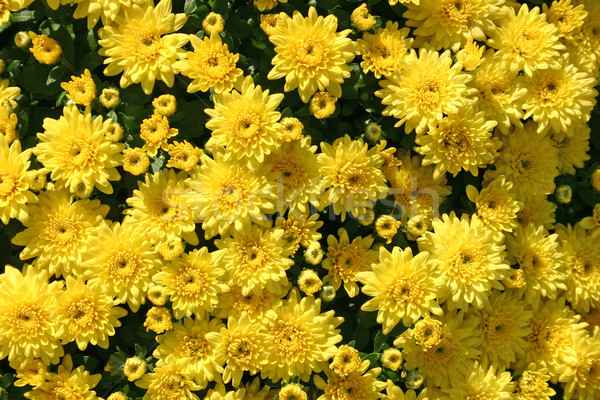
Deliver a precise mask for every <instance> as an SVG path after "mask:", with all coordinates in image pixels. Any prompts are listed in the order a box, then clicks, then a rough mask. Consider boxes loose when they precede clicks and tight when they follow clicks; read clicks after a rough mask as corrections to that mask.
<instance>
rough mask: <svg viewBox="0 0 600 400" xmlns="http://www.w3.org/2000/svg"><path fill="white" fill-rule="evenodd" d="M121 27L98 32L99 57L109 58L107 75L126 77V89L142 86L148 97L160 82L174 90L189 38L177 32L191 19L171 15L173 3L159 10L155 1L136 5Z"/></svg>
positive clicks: (164, 2) (164, 3)
mask: <svg viewBox="0 0 600 400" xmlns="http://www.w3.org/2000/svg"><path fill="white" fill-rule="evenodd" d="M122 15H123V18H122V19H119V21H118V24H114V25H105V26H104V27H102V28H100V29H99V30H98V37H99V40H98V44H99V45H100V46H101V49H100V50H98V53H99V54H100V55H101V56H105V57H108V58H106V59H105V60H104V64H108V66H107V67H106V68H105V69H104V74H105V75H107V76H114V75H118V74H120V73H122V74H123V75H121V79H120V81H119V84H120V85H121V87H122V88H125V87H127V86H129V85H131V84H132V83H141V84H142V89H143V90H144V93H146V94H150V93H151V92H152V89H153V88H154V82H155V81H156V80H157V79H158V80H161V81H163V82H164V83H165V84H166V85H167V86H169V87H171V86H173V83H174V80H175V70H174V69H173V64H174V63H175V62H176V61H177V60H178V59H181V58H183V57H184V56H185V50H184V49H182V46H183V45H185V44H186V43H187V42H188V40H189V36H188V35H185V34H183V33H172V32H176V31H178V30H179V29H181V27H182V26H183V25H184V24H185V22H186V21H187V16H186V15H185V14H183V13H181V14H172V13H171V0H161V1H160V2H159V3H158V4H157V5H156V7H155V6H154V2H153V1H152V0H144V1H142V2H140V3H139V4H138V3H134V4H132V5H131V7H128V8H126V9H125V10H124V13H123V14H122Z"/></svg>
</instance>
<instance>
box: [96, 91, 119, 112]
mask: <svg viewBox="0 0 600 400" xmlns="http://www.w3.org/2000/svg"><path fill="white" fill-rule="evenodd" d="M120 102H121V98H120V97H119V90H118V89H114V88H105V89H102V93H100V104H102V105H103V106H104V107H106V108H115V107H116V106H118V105H119V103H120Z"/></svg>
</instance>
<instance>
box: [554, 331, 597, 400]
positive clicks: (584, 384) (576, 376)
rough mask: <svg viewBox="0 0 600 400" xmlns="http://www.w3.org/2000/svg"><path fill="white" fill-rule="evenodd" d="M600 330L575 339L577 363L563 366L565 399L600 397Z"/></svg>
mask: <svg viewBox="0 0 600 400" xmlns="http://www.w3.org/2000/svg"><path fill="white" fill-rule="evenodd" d="M598 346H600V329H599V328H596V329H594V333H593V334H592V335H591V337H590V336H587V335H579V336H577V337H576V338H575V339H574V347H575V359H576V361H575V362H574V363H573V364H571V365H569V364H565V365H561V366H560V367H559V368H560V369H561V376H560V377H559V381H561V382H565V383H566V385H565V391H564V397H563V398H565V399H585V400H591V399H594V398H598V396H600V375H599V374H598V368H600V350H599V349H598Z"/></svg>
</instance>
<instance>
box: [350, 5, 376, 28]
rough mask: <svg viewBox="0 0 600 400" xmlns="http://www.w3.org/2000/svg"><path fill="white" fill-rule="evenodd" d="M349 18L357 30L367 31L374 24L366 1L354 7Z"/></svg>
mask: <svg viewBox="0 0 600 400" xmlns="http://www.w3.org/2000/svg"><path fill="white" fill-rule="evenodd" d="M350 19H351V20H352V23H353V24H354V26H356V27H357V28H358V30H359V31H368V30H369V29H371V28H372V27H373V25H375V18H374V17H373V16H372V15H371V14H370V13H369V9H368V8H367V4H366V3H362V4H361V5H360V6H358V7H356V8H355V9H354V10H353V11H352V14H351V15H350Z"/></svg>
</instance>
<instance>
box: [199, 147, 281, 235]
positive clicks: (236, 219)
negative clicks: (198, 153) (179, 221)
mask: <svg viewBox="0 0 600 400" xmlns="http://www.w3.org/2000/svg"><path fill="white" fill-rule="evenodd" d="M213 157H214V158H210V157H209V156H208V155H206V154H205V155H203V156H202V159H201V162H202V166H201V167H200V169H199V170H198V171H197V173H196V175H195V176H194V180H193V181H192V184H191V186H192V188H193V189H194V191H195V196H194V205H195V206H196V210H195V211H196V215H197V217H198V219H199V220H200V221H202V229H204V236H205V238H207V239H208V238H211V237H213V236H215V235H217V234H219V235H221V236H226V235H227V234H230V233H233V232H238V233H247V232H248V230H249V229H250V225H251V223H256V224H259V225H263V226H265V225H269V223H270V221H268V219H267V218H266V216H265V214H272V213H274V212H275V199H276V190H275V183H274V182H273V180H274V176H273V174H272V173H270V172H268V167H266V166H262V167H258V168H256V169H254V170H252V171H251V170H249V169H248V168H247V167H246V166H244V165H242V164H240V163H239V162H236V161H235V159H232V157H231V155H230V154H226V153H225V152H223V151H215V152H214V153H213Z"/></svg>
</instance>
